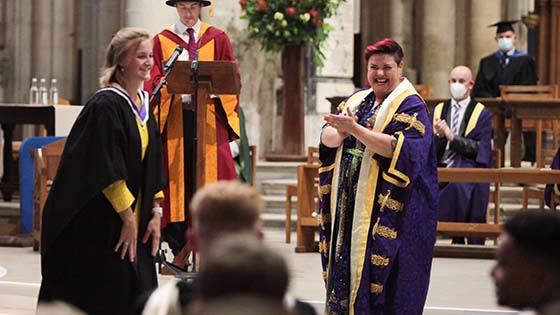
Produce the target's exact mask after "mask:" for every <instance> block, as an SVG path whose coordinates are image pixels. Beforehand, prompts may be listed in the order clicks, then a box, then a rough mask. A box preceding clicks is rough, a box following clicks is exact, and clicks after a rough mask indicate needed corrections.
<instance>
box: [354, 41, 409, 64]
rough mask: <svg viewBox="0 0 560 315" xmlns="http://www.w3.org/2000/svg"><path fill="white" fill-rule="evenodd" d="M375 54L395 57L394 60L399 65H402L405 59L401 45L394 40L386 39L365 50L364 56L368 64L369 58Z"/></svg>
mask: <svg viewBox="0 0 560 315" xmlns="http://www.w3.org/2000/svg"><path fill="white" fill-rule="evenodd" d="M375 54H388V55H393V59H395V62H396V63H397V65H398V64H400V63H401V61H402V60H403V57H404V53H403V49H402V47H401V45H399V43H397V42H396V41H395V40H394V39H392V38H385V39H382V40H380V41H378V42H376V43H373V44H371V45H369V46H367V47H366V49H365V50H364V56H365V58H366V62H368V61H369V58H370V57H371V56H372V55H375Z"/></svg>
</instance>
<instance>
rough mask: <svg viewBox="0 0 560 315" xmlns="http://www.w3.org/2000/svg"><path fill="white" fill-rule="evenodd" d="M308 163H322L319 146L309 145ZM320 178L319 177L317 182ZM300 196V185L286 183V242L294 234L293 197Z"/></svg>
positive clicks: (288, 241) (289, 240)
mask: <svg viewBox="0 0 560 315" xmlns="http://www.w3.org/2000/svg"><path fill="white" fill-rule="evenodd" d="M307 165H317V166H318V165H321V161H319V148H318V147H308V148H307ZM318 181H319V179H318V178H317V183H318ZM295 196H298V185H297V183H296V184H288V185H286V223H285V226H284V227H285V230H286V243H288V244H289V243H290V242H291V235H292V198H293V197H295Z"/></svg>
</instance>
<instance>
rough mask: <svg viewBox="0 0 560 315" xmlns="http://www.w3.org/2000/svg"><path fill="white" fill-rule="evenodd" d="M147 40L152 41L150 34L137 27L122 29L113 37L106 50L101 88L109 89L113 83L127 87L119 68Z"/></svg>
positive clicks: (100, 78)
mask: <svg viewBox="0 0 560 315" xmlns="http://www.w3.org/2000/svg"><path fill="white" fill-rule="evenodd" d="M146 39H150V34H149V33H148V32H147V31H146V30H144V29H141V28H136V27H125V28H122V29H120V30H119V31H118V32H117V33H116V34H115V35H114V36H113V38H112V39H111V42H110V43H109V46H107V49H106V50H105V64H104V65H103V68H102V69H101V75H100V77H99V85H100V86H101V87H107V86H109V85H110V84H111V83H113V82H116V83H118V84H120V85H122V86H123V87H124V86H125V82H124V80H123V75H122V72H121V71H119V68H120V67H121V66H122V65H123V63H124V62H125V61H126V58H127V57H128V54H129V53H130V52H131V51H132V50H133V49H135V48H136V47H138V45H139V44H140V43H141V42H142V41H144V40H146Z"/></svg>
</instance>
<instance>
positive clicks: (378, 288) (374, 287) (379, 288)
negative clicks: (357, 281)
mask: <svg viewBox="0 0 560 315" xmlns="http://www.w3.org/2000/svg"><path fill="white" fill-rule="evenodd" d="M369 290H370V292H371V293H373V294H380V293H381V292H383V285H382V284H381V283H372V284H371V285H370V289H369Z"/></svg>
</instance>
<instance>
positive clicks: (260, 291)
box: [188, 235, 289, 315]
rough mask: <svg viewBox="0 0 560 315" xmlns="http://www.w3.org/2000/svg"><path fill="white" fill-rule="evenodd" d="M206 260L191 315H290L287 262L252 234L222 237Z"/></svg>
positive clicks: (200, 274) (210, 250)
mask: <svg viewBox="0 0 560 315" xmlns="http://www.w3.org/2000/svg"><path fill="white" fill-rule="evenodd" d="M205 259H206V260H205V262H204V265H202V266H201V269H200V273H199V275H198V277H197V278H196V280H195V281H194V295H195V300H194V301H193V303H192V304H191V307H190V311H189V312H188V313H189V314H196V315H210V314H212V315H220V314H224V315H226V314H228V315H231V314H240V315H241V314H245V315H251V314H255V315H256V314H288V312H287V310H286V309H285V307H284V296H285V294H286V291H287V288H288V281H289V280H288V279H289V276H288V268H287V266H286V263H285V261H284V259H283V258H282V257H281V256H280V255H279V254H277V253H276V252H274V251H272V250H270V249H268V248H266V247H265V246H264V245H263V244H262V242H260V241H258V240H257V239H256V238H254V237H253V236H252V235H236V236H227V237H222V238H220V239H219V240H217V241H216V242H215V243H214V245H213V246H212V248H210V249H209V251H208V252H207V256H206V258H205Z"/></svg>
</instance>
